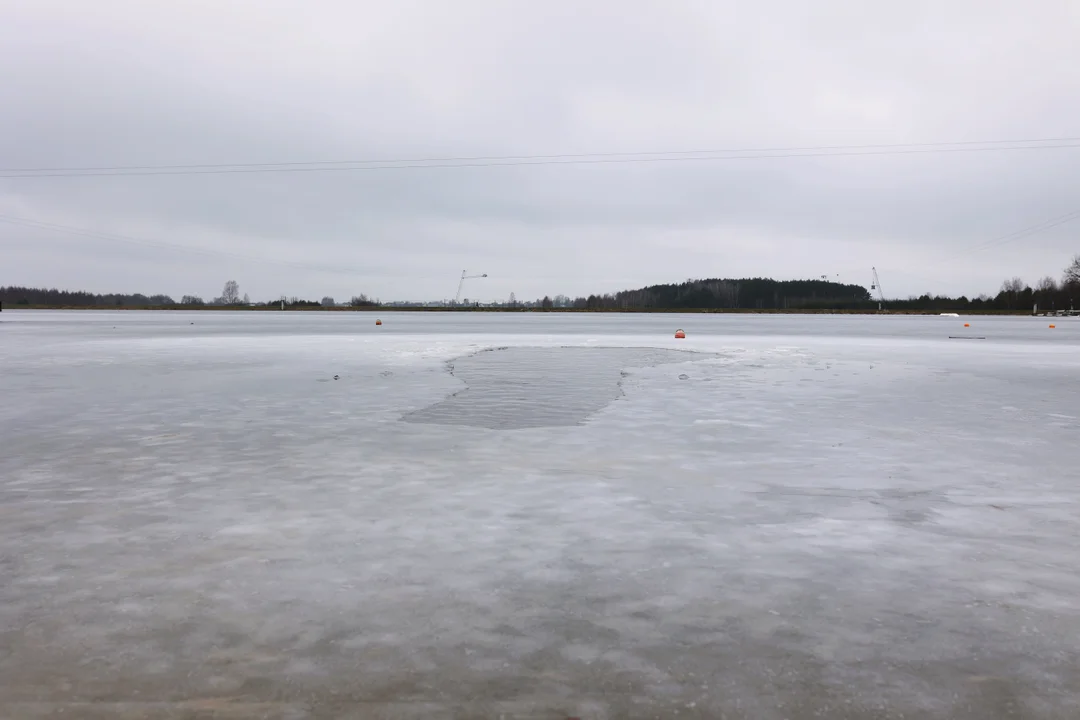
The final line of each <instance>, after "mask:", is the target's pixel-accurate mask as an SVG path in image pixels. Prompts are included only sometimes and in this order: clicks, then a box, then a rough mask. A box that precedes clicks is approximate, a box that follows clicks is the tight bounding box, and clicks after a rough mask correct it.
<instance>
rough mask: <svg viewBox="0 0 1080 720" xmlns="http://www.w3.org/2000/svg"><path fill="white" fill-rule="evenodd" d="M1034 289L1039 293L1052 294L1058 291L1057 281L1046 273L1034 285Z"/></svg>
mask: <svg viewBox="0 0 1080 720" xmlns="http://www.w3.org/2000/svg"><path fill="white" fill-rule="evenodd" d="M1035 289H1036V290H1038V291H1039V292H1040V293H1043V294H1046V295H1052V294H1054V293H1056V292H1057V291H1058V282H1057V280H1055V279H1054V278H1052V277H1050V276H1049V275H1047V276H1046V277H1044V278H1043V279H1042V280H1040V281H1039V282H1038V283H1037V284H1036V285H1035Z"/></svg>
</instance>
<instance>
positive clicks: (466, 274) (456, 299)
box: [454, 270, 487, 305]
mask: <svg viewBox="0 0 1080 720" xmlns="http://www.w3.org/2000/svg"><path fill="white" fill-rule="evenodd" d="M486 277H487V273H480V274H479V275H469V271H468V270H462V271H461V282H459V283H458V285H457V295H455V296H454V304H455V305H457V304H458V303H460V302H461V288H462V286H463V285H465V281H466V280H473V279H475V278H486Z"/></svg>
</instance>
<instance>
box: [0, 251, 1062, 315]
mask: <svg viewBox="0 0 1080 720" xmlns="http://www.w3.org/2000/svg"><path fill="white" fill-rule="evenodd" d="M1077 301H1080V255H1077V256H1076V257H1074V258H1073V261H1072V263H1071V264H1070V265H1069V266H1068V267H1067V268H1065V271H1064V273H1063V274H1062V276H1061V279H1060V280H1059V279H1057V278H1055V277H1052V276H1047V277H1044V278H1043V279H1041V280H1039V281H1038V282H1037V283H1036V284H1035V286H1034V287H1032V286H1030V285H1028V284H1027V283H1026V282H1024V280H1022V279H1021V278H1018V277H1014V278H1009V279H1007V280H1005V281H1004V282H1003V283H1002V284H1001V287H1000V288H999V290H998V292H997V294H996V295H993V296H991V295H987V294H982V295H979V296H977V297H974V298H968V297H966V296H960V297H949V296H946V295H931V294H929V293H926V294H923V295H921V296H912V297H908V298H886V300H885V303H884V304H885V309H887V310H898V311H913V312H939V311H940V312H944V311H958V312H961V311H967V312H1021V311H1028V310H1031V309H1033V308H1034V307H1035V306H1038V308H1039V310H1041V311H1051V312H1053V311H1057V310H1071V309H1073V308H1075V303H1076V302H1077ZM0 303H2V304H3V305H8V306H20V305H21V306H34V307H72V308H102V309H105V308H150V307H156V308H171V307H176V308H196V307H205V306H217V307H238V308H239V307H256V308H258V307H263V308H272V307H286V308H305V307H306V308H315V307H325V308H331V307H353V308H365V307H379V306H381V305H382V303H381V302H380V301H379V300H377V299H375V298H371V297H369V296H367V295H366V294H364V293H360V294H358V295H355V296H353V297H352V298H350V299H349V300H348V301H347V302H344V303H338V302H335V300H334V298H332V297H329V296H327V297H324V298H322V300H304V299H301V298H299V297H288V298H286V297H281V298H278V299H276V300H268V301H265V302H252V301H251V300H250V299H249V298H248V296H247V294H244V295H242V296H241V294H240V286H239V284H238V283H237V282H236V281H235V280H230V281H228V282H226V283H225V286H224V288H223V290H222V293H221V295H219V296H218V297H215V298H213V299H211V300H210V301H205V300H203V299H202V298H201V297H199V296H197V295H184V296H183V297H181V298H180V301H179V302H177V301H176V300H174V299H173V298H172V297H170V296H168V295H160V294H159V295H143V294H139V293H135V294H119V293H110V294H95V293H90V292H82V291H70V290H56V289H46V288H28V287H17V286H10V287H0ZM446 304H447V303H445V302H442V303H430V304H429V303H391V304H390V305H391V306H394V307H423V306H425V305H432V306H435V305H438V306H446ZM475 304H476V303H472V302H469V303H468V304H467V306H468V307H472V306H474V305H475ZM463 305H464V304H463ZM486 306H487V307H497V308H508V309H517V308H520V309H539V310H554V309H573V310H600V311H602V310H618V311H634V310H640V311H649V310H779V311H783V310H856V311H857V310H863V311H867V310H874V309H877V308H878V306H879V303H878V300H876V299H875V297H874V295H873V294H872V293H871V290H868V289H867V288H866V287H864V286H862V285H852V284H845V283H839V282H834V281H830V280H828V279H824V278H823V279H815V280H773V279H771V278H761V277H757V278H742V279H730V278H728V279H722V278H713V279H705V280H695V279H691V280H686V281H685V282H681V283H671V284H663V285H650V286H648V287H643V288H639V289H636V290H623V291H620V292H616V293H604V294H593V295H587V296H580V297H576V298H570V297H568V296H566V295H556V296H554V297H551V296H545V297H543V298H538V299H536V300H527V301H519V300H518V299H517V298H516V297H515V295H514V294H513V293H511V294H510V298H509V300H507V301H506V302H496V303H490V304H486Z"/></svg>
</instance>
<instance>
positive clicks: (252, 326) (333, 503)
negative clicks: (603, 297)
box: [0, 310, 1080, 720]
mask: <svg viewBox="0 0 1080 720" xmlns="http://www.w3.org/2000/svg"><path fill="white" fill-rule="evenodd" d="M381 319H382V320H383V322H384V325H383V326H382V327H378V328H377V327H375V325H374V317H372V316H371V315H370V314H368V313H217V312H205V313H168V312H160V313H137V312H116V313H97V312H78V313H65V312H35V311H27V312H11V311H8V310H5V311H3V313H2V314H0V369H2V370H0V398H2V399H3V402H2V403H0V717H4V718H20V719H22V718H31V719H35V720H36V719H37V718H47V717H48V718H51V717H59V716H62V717H78V718H90V719H92V720H97V719H99V718H101V719H104V718H109V719H110V720H113V719H115V718H120V719H122V720H126V719H127V718H185V719H186V718H195V717H198V718H202V717H214V718H249V717H261V718H274V719H277V718H281V719H285V718H288V719H290V720H292V719H300V718H303V719H307V718H319V719H321V718H342V717H345V718H464V717H508V718H511V717H512V718H519V717H521V718H558V719H560V720H561V719H563V718H566V717H581V718H590V719H611V720H615V719H621V718H655V717H660V718H668V717H691V718H709V719H713V718H721V717H722V718H727V719H728V720H735V719H742V718H746V719H750V718H753V719H755V720H809V719H810V718H838V719H840V720H844V719H848V720H870V719H873V720H882V719H887V720H898V719H899V718H905V719H906V720H910V719H911V718H919V719H920V720H921V719H934V720H937V719H941V720H945V719H946V718H948V719H950V720H953V719H960V720H996V719H998V718H1021V719H1024V720H1029V719H1038V720H1048V719H1055V720H1056V719H1062V720H1064V719H1073V718H1076V717H1078V716H1080V664H1078V656H1077V651H1078V648H1080V601H1078V599H1077V598H1080V560H1078V555H1077V548H1078V547H1080V542H1078V541H1080V533H1078V528H1080V524H1078V523H1080V513H1078V504H1077V501H1078V497H1080V488H1078V484H1080V472H1078V468H1080V443H1078V442H1077V429H1078V426H1080V424H1078V416H1080V322H1075V321H1072V320H1070V319H1061V320H1058V321H1057V322H1056V324H1057V325H1058V327H1057V329H1055V330H1051V329H1049V328H1048V327H1047V322H1046V321H1045V320H1043V319H1037V318H939V317H930V318H905V317H782V316H737V317H735V316H705V315H701V316H666V315H658V316H595V315H580V316H579V315H574V316H568V315H499V316H490V315H450V314H407V313H403V314H385V315H382V316H381ZM964 321H967V322H970V323H971V324H972V328H970V329H969V332H977V333H978V334H979V335H981V336H985V337H986V338H987V339H986V340H985V341H977V342H975V341H957V340H949V339H948V336H949V335H951V334H958V333H962V332H963V330H962V323H963V322H964ZM192 323H194V324H192ZM677 327H681V328H684V329H685V330H686V331H687V335H688V337H687V339H685V340H675V339H674V338H673V332H674V329H675V328H677ZM515 366H517V367H518V368H519V369H520V373H517V374H516V373H515V371H514V367H515ZM451 368H453V373H451ZM335 375H337V376H338V377H339V379H338V380H336V381H335V380H333V379H332V378H333V377H334V376H335ZM681 376H685V378H686V379H680V377H681ZM523 380H528V382H527V383H526V382H523ZM320 381H323V382H320ZM515 383H517V385H516V386H515ZM500 384H501V385H500ZM500 386H501V387H504V388H505V387H507V386H512V387H516V390H515V391H514V393H509V394H507V393H504V394H503V396H502V399H506V402H502V401H501V399H500V395H499V393H498V392H497V389H498V388H499V387H500ZM455 394H456V395H455ZM470 394H472V395H470ZM470 396H475V397H480V398H481V399H483V400H484V402H483V403H480V406H482V407H483V408H486V409H485V410H484V412H478V407H480V406H477V405H476V404H472V405H470V404H469V402H464V401H459V402H458V403H457V404H455V401H454V400H453V398H455V397H456V398H459V399H461V398H467V397H470ZM586 401H587V402H586ZM586 406H587V407H586ZM560 407H561V409H562V412H559V408H560ZM534 410H535V411H536V412H537V413H538V416H540V417H541V419H542V420H543V422H533V421H530V420H529V416H530V413H531V412H533V411H534ZM485 418H487V419H492V418H494V419H497V420H498V422H487V421H486V420H485ZM418 419H422V420H423V422H416V420H418ZM478 419H479V421H478ZM464 421H467V422H464ZM484 425H489V426H490V427H485V426H484ZM61 712H62V713H63V714H62V715H61Z"/></svg>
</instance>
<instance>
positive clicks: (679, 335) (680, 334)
mask: <svg viewBox="0 0 1080 720" xmlns="http://www.w3.org/2000/svg"><path fill="white" fill-rule="evenodd" d="M685 337H686V333H684V332H683V331H682V330H676V331H675V338H676V339H677V340H682V339H683V338H685Z"/></svg>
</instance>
